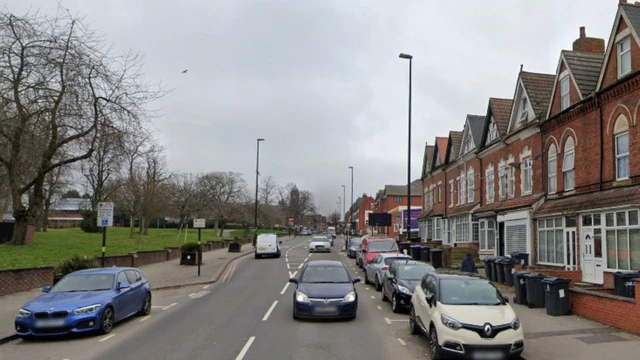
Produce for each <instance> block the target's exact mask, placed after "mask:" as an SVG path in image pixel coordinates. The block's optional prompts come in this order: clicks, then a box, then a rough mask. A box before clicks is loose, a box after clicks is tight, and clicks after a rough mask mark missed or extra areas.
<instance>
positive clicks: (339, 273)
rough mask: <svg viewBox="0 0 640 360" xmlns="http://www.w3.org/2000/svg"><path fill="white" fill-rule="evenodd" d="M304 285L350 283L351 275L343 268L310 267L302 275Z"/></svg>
mask: <svg viewBox="0 0 640 360" xmlns="http://www.w3.org/2000/svg"><path fill="white" fill-rule="evenodd" d="M300 282H302V283H317V284H322V283H325V284H327V283H350V282H351V280H350V279H349V274H348V273H347V270H346V269H345V268H344V267H342V266H309V267H307V268H306V269H305V270H304V272H303V273H302V279H301V280H300Z"/></svg>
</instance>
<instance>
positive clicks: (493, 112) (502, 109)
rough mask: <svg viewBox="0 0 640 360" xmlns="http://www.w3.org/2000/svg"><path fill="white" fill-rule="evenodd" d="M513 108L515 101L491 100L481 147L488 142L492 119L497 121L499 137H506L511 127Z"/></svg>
mask: <svg viewBox="0 0 640 360" xmlns="http://www.w3.org/2000/svg"><path fill="white" fill-rule="evenodd" d="M512 106H513V100H511V99H499V98H489V105H488V106H487V116H486V117H485V121H484V124H483V129H482V140H481V141H480V146H481V147H484V146H485V145H487V144H486V142H487V136H488V134H489V125H490V124H491V117H492V116H493V118H494V119H495V121H496V125H497V126H498V133H499V137H498V138H500V137H502V136H504V135H505V134H506V133H507V128H508V127H509V116H510V115H511V107H512Z"/></svg>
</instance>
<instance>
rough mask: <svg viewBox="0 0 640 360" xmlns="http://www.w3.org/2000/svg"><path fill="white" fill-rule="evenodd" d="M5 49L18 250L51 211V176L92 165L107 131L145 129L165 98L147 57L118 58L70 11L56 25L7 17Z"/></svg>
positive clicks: (1, 157)
mask: <svg viewBox="0 0 640 360" xmlns="http://www.w3.org/2000/svg"><path fill="white" fill-rule="evenodd" d="M0 49H1V54H0V55H1V56H2V60H1V61H0V164H1V165H2V166H4V167H5V169H6V172H7V180H8V184H9V187H10V193H11V200H12V203H13V215H14V218H15V228H14V232H13V238H12V244H14V245H22V244H25V242H26V237H27V228H28V225H29V224H32V223H34V221H35V218H36V215H37V213H38V211H39V209H41V208H42V206H43V203H44V200H45V199H44V188H45V185H44V184H45V180H46V175H47V174H48V173H50V172H52V171H54V170H55V169H57V168H59V167H62V166H65V165H68V164H72V163H75V162H78V161H82V160H86V159H88V158H90V157H91V156H92V154H93V152H94V151H95V146H96V142H97V139H98V137H99V135H100V129H101V128H102V127H105V126H107V127H110V128H123V127H125V126H126V125H131V124H141V123H143V122H144V121H145V120H146V116H147V115H148V111H146V110H145V108H146V105H147V104H149V102H150V101H153V100H155V99H157V98H158V97H159V96H161V95H162V91H160V90H155V89H152V87H151V86H149V84H147V83H144V82H143V81H142V76H143V74H142V72H141V63H140V60H141V58H140V56H138V55H136V54H131V53H130V54H126V55H124V56H113V55H111V54H110V52H109V51H108V49H104V46H103V42H102V40H101V39H100V38H99V37H97V36H96V35H95V34H94V33H93V32H92V31H91V30H89V29H88V27H87V26H86V25H85V24H84V22H83V20H82V19H79V18H77V17H75V16H72V15H71V14H69V13H68V12H66V11H65V10H64V9H63V8H62V7H60V8H59V11H58V13H57V14H56V15H55V17H47V16H41V15H38V14H29V13H27V14H25V15H23V16H16V15H14V14H11V13H8V12H6V11H5V12H0ZM27 193H29V195H30V196H29V201H28V204H26V205H25V204H23V202H22V197H23V194H27Z"/></svg>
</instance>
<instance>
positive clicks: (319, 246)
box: [309, 236, 331, 253]
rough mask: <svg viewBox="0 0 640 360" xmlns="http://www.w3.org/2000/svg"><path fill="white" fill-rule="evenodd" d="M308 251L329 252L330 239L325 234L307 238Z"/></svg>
mask: <svg viewBox="0 0 640 360" xmlns="http://www.w3.org/2000/svg"><path fill="white" fill-rule="evenodd" d="M309 252H310V253H312V252H331V241H330V240H329V238H328V237H326V236H316V237H314V238H312V239H311V240H309Z"/></svg>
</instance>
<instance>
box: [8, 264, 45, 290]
mask: <svg viewBox="0 0 640 360" xmlns="http://www.w3.org/2000/svg"><path fill="white" fill-rule="evenodd" d="M53 273H54V269H53V267H43V268H33V269H15V270H2V271H0V296H3V295H8V294H13V293H17V292H21V291H29V290H33V289H37V288H42V287H45V286H49V285H51V284H53Z"/></svg>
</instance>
